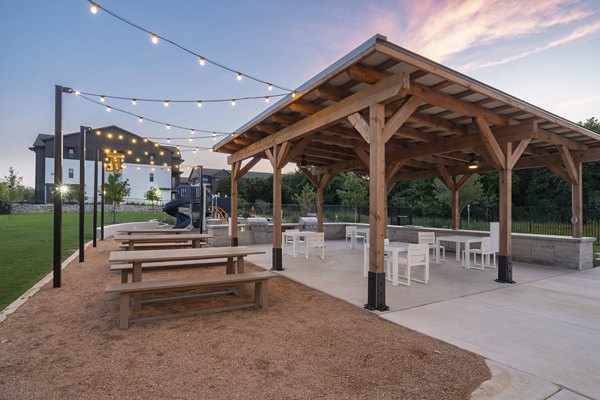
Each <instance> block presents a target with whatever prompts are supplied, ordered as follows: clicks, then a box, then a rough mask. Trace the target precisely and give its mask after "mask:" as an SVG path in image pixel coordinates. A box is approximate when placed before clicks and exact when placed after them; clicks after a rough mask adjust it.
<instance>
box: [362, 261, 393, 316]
mask: <svg viewBox="0 0 600 400" xmlns="http://www.w3.org/2000/svg"><path fill="white" fill-rule="evenodd" d="M368 289H369V292H368V293H367V304H365V309H367V310H370V311H373V310H377V311H388V310H389V309H390V308H389V307H388V306H386V305H385V272H381V273H376V272H371V271H369V283H368Z"/></svg>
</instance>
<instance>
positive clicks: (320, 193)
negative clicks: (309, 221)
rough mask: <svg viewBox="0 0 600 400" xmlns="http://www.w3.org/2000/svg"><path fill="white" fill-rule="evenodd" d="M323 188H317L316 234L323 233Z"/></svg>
mask: <svg viewBox="0 0 600 400" xmlns="http://www.w3.org/2000/svg"><path fill="white" fill-rule="evenodd" d="M324 193H325V188H324V187H321V185H319V187H317V232H323V222H324V220H325V209H324V208H323V202H324V200H323V195H324Z"/></svg>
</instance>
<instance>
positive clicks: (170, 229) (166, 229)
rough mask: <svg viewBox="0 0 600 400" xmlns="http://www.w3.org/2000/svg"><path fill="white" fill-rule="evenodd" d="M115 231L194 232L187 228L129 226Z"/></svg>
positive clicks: (139, 232)
mask: <svg viewBox="0 0 600 400" xmlns="http://www.w3.org/2000/svg"><path fill="white" fill-rule="evenodd" d="M117 233H125V234H131V233H136V234H146V233H163V234H165V235H167V234H181V233H194V231H192V230H191V229H188V228H131V229H119V230H118V231H117Z"/></svg>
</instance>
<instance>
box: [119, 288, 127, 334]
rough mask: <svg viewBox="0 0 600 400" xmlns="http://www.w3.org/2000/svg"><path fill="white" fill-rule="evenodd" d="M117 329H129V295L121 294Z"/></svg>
mask: <svg viewBox="0 0 600 400" xmlns="http://www.w3.org/2000/svg"><path fill="white" fill-rule="evenodd" d="M119 328H121V329H127V328H129V293H121V309H120V310H119Z"/></svg>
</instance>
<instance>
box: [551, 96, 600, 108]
mask: <svg viewBox="0 0 600 400" xmlns="http://www.w3.org/2000/svg"><path fill="white" fill-rule="evenodd" d="M590 104H591V105H594V106H600V95H593V96H586V97H582V98H579V99H573V100H567V101H561V102H560V103H556V104H553V105H551V106H549V107H548V108H551V109H559V110H561V111H563V112H568V111H573V110H577V109H579V108H580V107H582V106H586V105H590Z"/></svg>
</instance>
